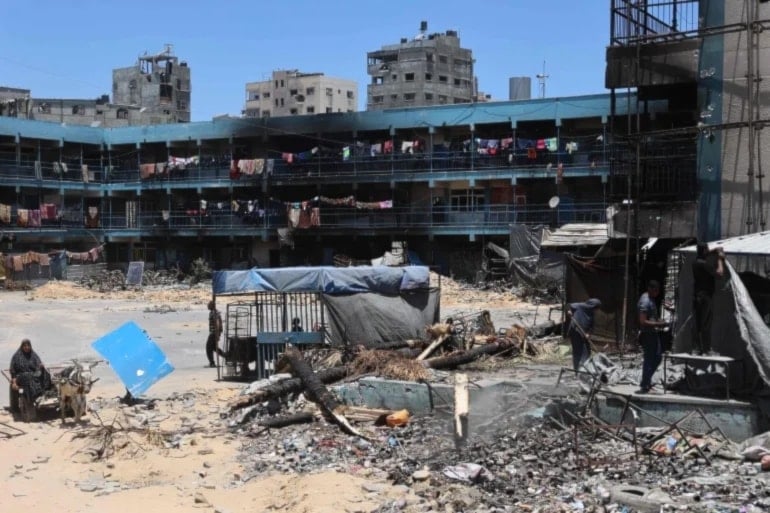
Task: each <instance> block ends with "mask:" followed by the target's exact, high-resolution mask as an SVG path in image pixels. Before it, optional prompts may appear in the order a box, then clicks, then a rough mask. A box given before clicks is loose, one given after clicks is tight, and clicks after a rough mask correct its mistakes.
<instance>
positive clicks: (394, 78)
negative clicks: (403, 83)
mask: <svg viewBox="0 0 770 513" xmlns="http://www.w3.org/2000/svg"><path fill="white" fill-rule="evenodd" d="M390 79H391V80H392V81H393V82H396V81H397V80H398V75H396V74H395V73H393V74H392V75H391V76H390Z"/></svg>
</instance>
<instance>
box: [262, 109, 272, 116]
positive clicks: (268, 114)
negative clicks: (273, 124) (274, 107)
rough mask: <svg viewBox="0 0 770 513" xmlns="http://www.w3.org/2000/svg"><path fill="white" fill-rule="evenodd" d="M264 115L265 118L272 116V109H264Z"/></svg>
mask: <svg viewBox="0 0 770 513" xmlns="http://www.w3.org/2000/svg"><path fill="white" fill-rule="evenodd" d="M262 117H263V118H269V117H270V111H269V110H263V111H262Z"/></svg>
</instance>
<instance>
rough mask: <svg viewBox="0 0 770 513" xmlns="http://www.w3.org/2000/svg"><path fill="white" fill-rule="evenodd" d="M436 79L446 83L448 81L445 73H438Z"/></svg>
mask: <svg viewBox="0 0 770 513" xmlns="http://www.w3.org/2000/svg"><path fill="white" fill-rule="evenodd" d="M438 81H439V82H441V83H442V84H446V83H447V82H448V81H449V78H447V76H446V75H439V76H438Z"/></svg>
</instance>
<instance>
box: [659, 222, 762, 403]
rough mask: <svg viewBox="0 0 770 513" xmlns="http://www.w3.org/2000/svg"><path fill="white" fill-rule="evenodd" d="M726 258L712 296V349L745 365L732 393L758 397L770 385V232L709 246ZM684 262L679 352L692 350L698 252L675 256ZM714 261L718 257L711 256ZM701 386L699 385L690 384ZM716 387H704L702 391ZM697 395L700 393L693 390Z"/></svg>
mask: <svg viewBox="0 0 770 513" xmlns="http://www.w3.org/2000/svg"><path fill="white" fill-rule="evenodd" d="M717 246H719V247H721V248H722V249H723V251H724V253H725V257H726V266H725V267H726V270H725V275H724V277H722V278H721V279H720V278H718V279H717V280H716V291H715V293H714V297H713V312H714V315H713V323H712V327H711V341H712V349H713V351H715V352H716V353H718V354H720V355H723V356H728V357H731V358H734V359H736V360H738V361H740V362H741V365H740V366H739V367H738V368H739V369H741V372H733V373H732V374H731V382H730V389H731V390H734V391H737V392H743V393H744V394H752V395H753V394H755V393H756V392H757V391H758V390H759V389H767V385H768V384H770V328H768V321H770V301H769V299H770V266H768V263H770V232H760V233H754V234H750V235H745V236H740V237H733V238H730V239H725V240H720V241H714V242H710V243H709V249H713V248H714V247H717ZM676 253H677V254H678V256H679V259H680V267H679V269H680V271H679V275H678V287H677V288H676V289H677V297H676V309H675V318H674V341H673V347H674V352H686V351H690V350H691V349H692V348H693V334H694V331H693V330H694V315H693V272H692V264H693V262H694V261H695V256H696V247H695V246H687V247H684V248H681V249H680V250H678V251H677V252H676ZM710 258H715V257H710ZM691 385H692V386H691V388H692V387H697V385H698V382H694V383H691ZM707 385H708V386H711V385H713V383H704V384H703V386H704V387H705V386H707ZM693 392H697V390H693Z"/></svg>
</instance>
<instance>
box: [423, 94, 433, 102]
mask: <svg viewBox="0 0 770 513" xmlns="http://www.w3.org/2000/svg"><path fill="white" fill-rule="evenodd" d="M425 99H426V100H428V101H430V100H433V93H425Z"/></svg>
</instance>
